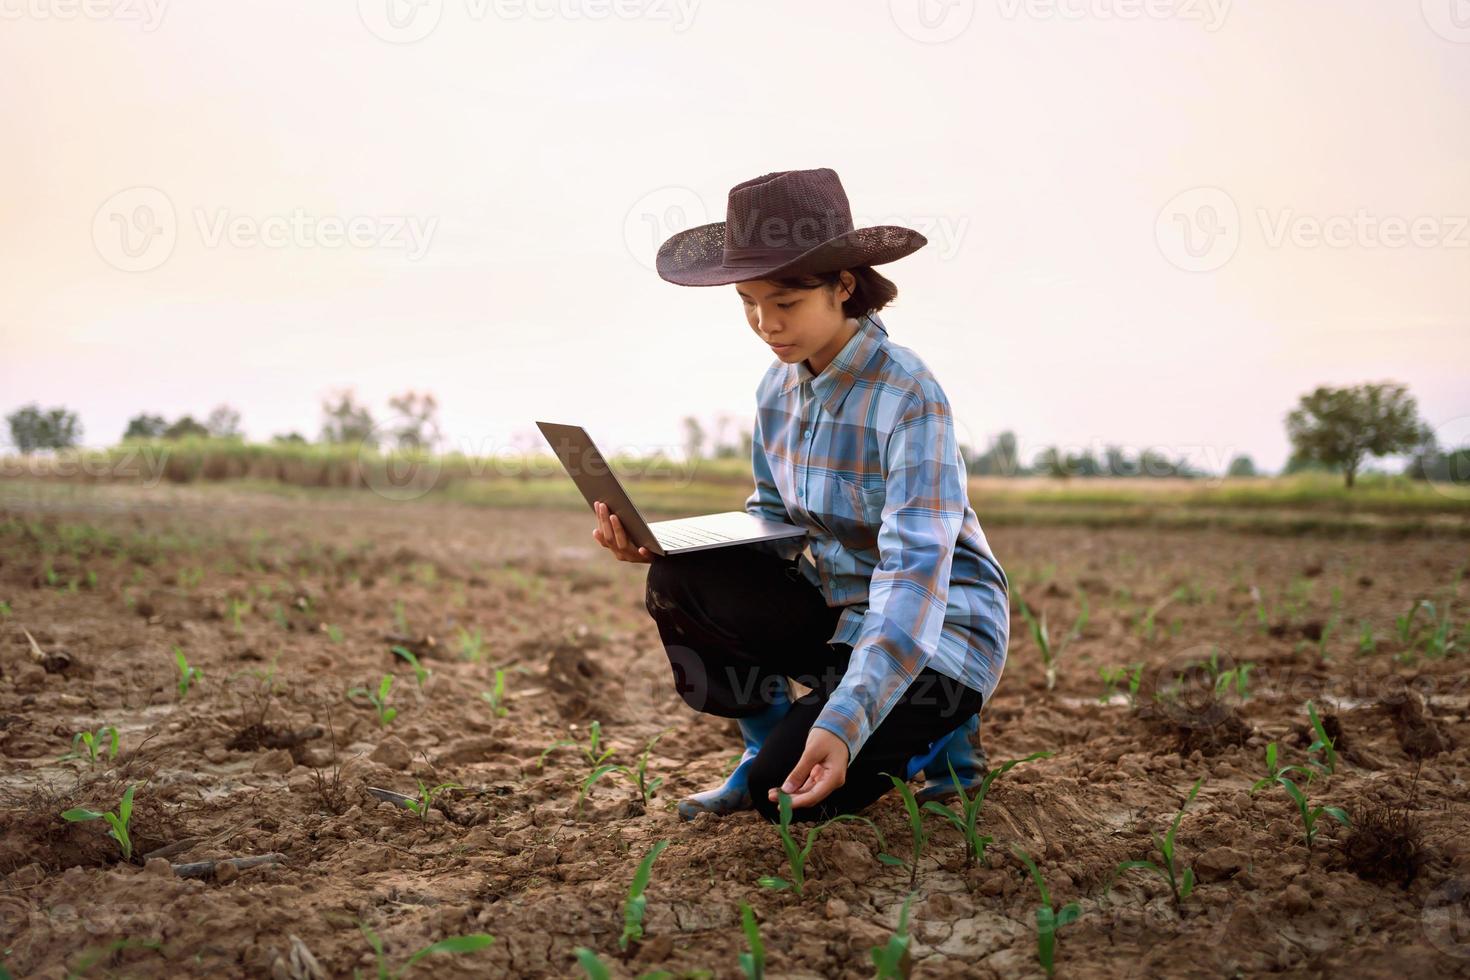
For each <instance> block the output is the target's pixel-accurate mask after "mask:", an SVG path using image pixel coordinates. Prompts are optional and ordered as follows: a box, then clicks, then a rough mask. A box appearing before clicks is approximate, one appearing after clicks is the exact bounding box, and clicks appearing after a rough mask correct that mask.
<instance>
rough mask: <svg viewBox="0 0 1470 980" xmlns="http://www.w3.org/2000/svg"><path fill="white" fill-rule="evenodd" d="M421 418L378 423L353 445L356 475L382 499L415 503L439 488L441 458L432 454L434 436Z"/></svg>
mask: <svg viewBox="0 0 1470 980" xmlns="http://www.w3.org/2000/svg"><path fill="white" fill-rule="evenodd" d="M423 429H424V424H423V420H422V419H416V418H410V417H409V416H406V415H395V416H392V417H390V418H387V419H384V420H383V421H381V422H378V423H377V424H376V425H374V426H373V427H372V429H371V430H370V432H369V435H368V436H366V437H365V438H363V439H362V440H361V441H360V442H358V444H357V466H358V472H359V473H361V474H362V479H363V482H364V483H366V484H367V485H368V488H369V489H370V490H372V491H373V493H375V494H377V495H378V496H379V497H382V498H383V499H385V500H396V501H406V500H417V499H418V498H419V497H422V496H423V495H424V494H426V493H428V492H429V491H430V490H433V489H434V488H435V487H436V486H438V485H439V477H440V474H441V473H442V471H443V469H444V462H443V458H442V457H441V456H440V454H439V453H437V452H435V451H434V447H435V444H436V443H437V442H438V433H437V431H435V432H424V431H423Z"/></svg>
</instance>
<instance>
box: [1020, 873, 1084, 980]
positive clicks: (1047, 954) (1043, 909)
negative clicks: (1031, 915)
mask: <svg viewBox="0 0 1470 980" xmlns="http://www.w3.org/2000/svg"><path fill="white" fill-rule="evenodd" d="M1011 851H1012V852H1013V853H1014V854H1015V855H1016V857H1018V858H1020V860H1021V862H1022V863H1023V864H1025V865H1026V870H1027V871H1029V872H1031V880H1032V881H1034V882H1036V890H1037V891H1038V892H1040V893H1041V905H1039V906H1038V907H1037V909H1036V960H1037V962H1038V963H1040V964H1041V968H1042V969H1043V970H1045V971H1046V975H1047V976H1051V975H1052V974H1054V973H1055V972H1056V952H1057V930H1058V929H1060V928H1062V926H1065V925H1070V924H1071V923H1073V922H1076V921H1077V918H1078V916H1080V915H1081V914H1082V907H1081V906H1080V905H1078V904H1077V903H1076V902H1068V903H1067V904H1066V905H1063V906H1062V907H1061V908H1054V907H1053V906H1052V903H1051V895H1050V894H1048V892H1047V890H1046V882H1045V881H1043V880H1042V878H1041V872H1040V871H1039V870H1038V869H1037V867H1036V862H1035V861H1033V860H1032V859H1031V855H1029V854H1027V853H1026V852H1025V851H1023V850H1022V849H1021V848H1020V847H1018V846H1016V845H1015V844H1012V845H1011Z"/></svg>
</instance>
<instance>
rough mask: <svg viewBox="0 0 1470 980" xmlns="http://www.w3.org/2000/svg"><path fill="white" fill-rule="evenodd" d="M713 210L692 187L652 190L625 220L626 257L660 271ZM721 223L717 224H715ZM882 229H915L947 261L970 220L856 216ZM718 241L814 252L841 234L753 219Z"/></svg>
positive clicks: (858, 222) (805, 223) (856, 221)
mask: <svg viewBox="0 0 1470 980" xmlns="http://www.w3.org/2000/svg"><path fill="white" fill-rule="evenodd" d="M710 213H711V209H710V207H709V206H708V205H707V204H706V203H705V200H704V198H702V197H700V195H699V194H698V193H697V192H696V191H693V190H691V189H689V188H688V187H678V186H669V187H660V188H658V189H656V190H652V191H649V192H648V193H647V194H644V195H643V196H642V197H640V198H639V199H638V200H637V201H634V202H633V206H632V207H630V208H629V209H628V211H627V213H626V214H625V215H624V216H623V242H624V243H625V244H626V245H627V248H628V254H630V255H632V256H633V258H634V260H635V261H637V263H638V264H639V265H641V266H643V267H644V268H645V269H650V270H652V269H656V268H657V266H658V252H659V249H660V248H661V247H662V246H663V244H664V242H666V241H667V240H668V239H669V238H670V237H671V236H672V235H674V234H675V233H677V232H681V231H687V230H688V229H690V228H695V227H698V226H700V225H706V224H709V223H711V222H710V217H709V216H710ZM717 220H718V219H717ZM879 225H895V226H898V227H900V228H911V229H913V230H914V231H917V232H918V233H919V234H921V235H923V236H924V237H925V238H926V239H927V240H928V245H926V246H925V248H926V249H932V252H933V254H934V255H935V256H936V257H937V258H938V259H939V260H940V261H941V262H944V261H948V260H950V259H952V258H954V257H955V256H956V255H957V254H959V251H960V249H961V248H962V247H963V245H964V240H965V236H966V235H968V234H969V230H970V216H969V215H966V214H960V215H952V214H939V215H934V214H884V215H863V214H854V215H853V227H854V228H870V227H876V226H879ZM716 231H718V232H719V236H720V240H721V241H722V242H723V241H724V240H725V238H726V237H727V233H728V236H729V237H733V238H734V239H736V240H738V241H742V242H743V243H744V244H746V245H749V246H760V247H765V248H782V247H788V246H798V247H807V248H815V247H816V246H818V245H820V244H822V243H823V242H824V241H826V240H827V239H828V238H832V237H835V236H836V235H837V234H839V233H840V229H836V228H832V227H828V226H827V225H825V224H823V223H822V222H820V221H818V220H816V219H814V218H812V219H808V218H801V219H797V220H795V221H786V220H784V219H781V218H777V217H769V216H765V215H760V214H755V215H752V216H751V217H750V219H749V220H748V222H747V224H746V225H745V226H743V227H740V228H727V229H716Z"/></svg>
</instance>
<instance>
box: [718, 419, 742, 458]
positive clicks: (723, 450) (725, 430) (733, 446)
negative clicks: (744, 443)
mask: <svg viewBox="0 0 1470 980" xmlns="http://www.w3.org/2000/svg"><path fill="white" fill-rule="evenodd" d="M734 425H735V419H734V417H733V416H731V415H730V414H729V413H728V412H721V413H719V414H718V415H716V416H715V438H714V450H715V458H716V459H736V458H738V457H739V456H740V434H739V432H738V431H737V432H736V435H735V438H734V439H729V438H728V436H729V433H730V429H731V428H732V427H733V426H734Z"/></svg>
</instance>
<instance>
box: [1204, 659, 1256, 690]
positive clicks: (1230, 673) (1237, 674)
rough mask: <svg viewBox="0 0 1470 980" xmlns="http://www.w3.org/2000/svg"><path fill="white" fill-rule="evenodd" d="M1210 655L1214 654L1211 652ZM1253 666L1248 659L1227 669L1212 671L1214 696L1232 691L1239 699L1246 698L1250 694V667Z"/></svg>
mask: <svg viewBox="0 0 1470 980" xmlns="http://www.w3.org/2000/svg"><path fill="white" fill-rule="evenodd" d="M1211 656H1212V657H1213V656H1216V655H1215V654H1211ZM1254 666H1255V664H1253V663H1251V662H1250V661H1246V662H1245V663H1243V664H1240V665H1239V666H1237V667H1231V668H1230V669H1229V670H1222V671H1219V672H1218V673H1214V678H1215V694H1216V696H1221V695H1225V694H1229V693H1230V692H1231V691H1234V692H1235V696H1236V697H1238V698H1240V700H1242V701H1246V700H1248V699H1249V698H1250V696H1251V695H1250V672H1251V668H1253V667H1254Z"/></svg>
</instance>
